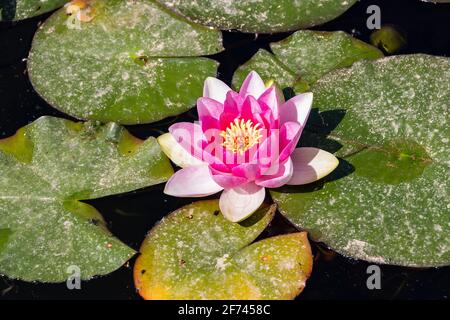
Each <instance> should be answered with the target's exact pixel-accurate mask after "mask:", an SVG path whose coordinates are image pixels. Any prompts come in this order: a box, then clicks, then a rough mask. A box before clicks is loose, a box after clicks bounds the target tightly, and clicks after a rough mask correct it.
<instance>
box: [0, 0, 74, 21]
mask: <svg viewBox="0 0 450 320" xmlns="http://www.w3.org/2000/svg"><path fill="white" fill-rule="evenodd" d="M66 2H69V1H68V0H2V1H0V21H15V20H23V19H27V18H31V17H35V16H38V15H41V14H44V13H46V12H49V11H52V10H55V9H57V8H59V7H61V6H63V5H64V4H65V3H66Z"/></svg>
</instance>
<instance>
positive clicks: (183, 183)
mask: <svg viewBox="0 0 450 320" xmlns="http://www.w3.org/2000/svg"><path fill="white" fill-rule="evenodd" d="M222 189H223V188H222V187H221V186H219V185H218V184H217V183H216V182H214V180H213V179H212V177H211V174H210V171H209V168H208V166H207V165H203V166H197V167H188V168H184V169H181V170H179V171H177V172H175V174H174V175H173V176H172V177H171V178H170V179H169V181H167V183H166V187H165V188H164V193H165V194H168V195H170V196H174V197H205V196H209V195H211V194H214V193H217V192H219V191H221V190H222Z"/></svg>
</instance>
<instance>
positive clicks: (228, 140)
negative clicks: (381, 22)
mask: <svg viewBox="0 0 450 320" xmlns="http://www.w3.org/2000/svg"><path fill="white" fill-rule="evenodd" d="M312 101H313V95H312V93H304V94H300V95H297V96H295V97H293V98H291V99H290V100H288V101H286V102H285V101H284V98H283V95H282V94H281V92H280V91H279V90H278V88H277V87H276V86H275V85H270V86H268V87H266V85H265V84H264V82H263V81H262V79H261V77H260V76H259V75H258V74H257V73H256V72H254V71H252V72H251V73H250V74H249V75H248V76H247V78H246V79H245V81H244V83H243V84H242V86H241V89H240V91H239V93H237V92H234V91H233V90H231V89H230V88H229V87H228V86H227V85H226V84H225V83H223V82H222V81H220V80H218V79H216V78H208V79H206V81H205V86H204V90H203V97H201V98H199V99H198V101H197V110H198V114H199V122H198V123H188V122H181V123H176V124H174V125H172V126H171V127H170V128H169V133H166V134H164V135H162V136H160V137H159V138H158V141H159V143H160V145H161V147H162V150H163V151H164V152H165V153H166V154H167V156H168V157H169V158H170V159H171V160H172V161H173V162H174V163H175V164H177V165H178V166H180V167H181V168H182V169H181V170H179V171H177V172H176V173H175V174H174V175H173V176H172V177H171V178H170V179H169V181H168V182H167V184H166V187H165V190H164V192H165V193H166V194H168V195H172V196H177V197H204V196H208V195H211V194H215V193H217V192H220V191H223V192H222V194H221V196H220V201H219V204H220V209H221V212H222V214H223V215H224V216H225V217H226V218H227V219H229V220H231V221H234V222H238V221H242V220H244V219H245V218H247V217H248V216H250V215H251V214H252V213H253V212H255V211H256V210H257V209H258V208H259V207H260V205H261V204H262V202H263V201H264V198H265V188H278V187H281V186H283V185H285V184H288V185H300V184H307V183H311V182H313V181H316V180H318V179H321V178H322V177H324V176H326V175H327V174H329V173H330V172H332V171H333V170H334V169H335V168H336V166H337V165H338V160H337V159H336V157H334V156H333V155H332V154H330V153H328V152H326V151H323V150H320V149H317V148H297V149H296V145H297V143H298V141H299V138H300V135H301V133H302V130H303V128H304V126H305V123H306V120H307V118H308V115H309V112H310V110H311V106H312Z"/></svg>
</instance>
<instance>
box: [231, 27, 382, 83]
mask: <svg viewBox="0 0 450 320" xmlns="http://www.w3.org/2000/svg"><path fill="white" fill-rule="evenodd" d="M271 49H272V51H273V53H274V55H273V54H271V53H269V52H267V51H265V50H260V51H259V52H258V53H256V54H255V55H254V56H253V57H252V59H250V60H249V61H248V62H247V63H246V64H244V65H243V66H241V67H240V68H239V69H238V70H237V71H236V73H235V75H234V78H233V85H234V86H236V87H239V86H240V84H241V83H242V80H243V78H244V77H245V75H246V74H247V73H248V71H250V70H255V71H257V72H258V73H259V74H260V75H261V76H262V77H263V78H265V79H274V80H276V81H277V83H278V84H279V85H280V87H282V88H286V87H292V88H294V90H295V91H296V92H301V91H306V90H308V86H307V85H305V83H309V84H313V83H314V82H316V81H317V80H318V79H319V78H320V77H322V76H323V75H324V74H326V73H328V72H330V71H332V70H335V69H339V68H344V67H349V66H351V65H352V64H353V63H354V62H356V61H360V60H374V59H378V58H381V57H383V53H382V52H381V51H380V50H378V49H377V48H375V47H373V46H371V45H369V44H367V43H365V42H362V41H360V40H358V39H355V38H353V37H352V36H350V35H349V34H347V33H345V32H342V31H337V32H322V31H309V30H302V31H297V32H296V33H294V34H292V35H291V36H289V37H288V38H286V39H284V40H282V41H280V42H275V43H272V44H271ZM300 79H301V80H300Z"/></svg>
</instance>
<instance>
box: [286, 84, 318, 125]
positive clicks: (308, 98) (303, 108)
mask: <svg viewBox="0 0 450 320" xmlns="http://www.w3.org/2000/svg"><path fill="white" fill-rule="evenodd" d="M312 103H313V94H312V92H307V93H302V94H299V95H297V96H295V97H293V98H291V99H289V100H288V101H286V102H285V103H284V104H283V105H282V106H281V107H280V117H281V123H285V122H287V121H294V122H298V123H300V124H301V125H302V126H305V124H306V120H308V116H309V112H310V111H311V107H312Z"/></svg>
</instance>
